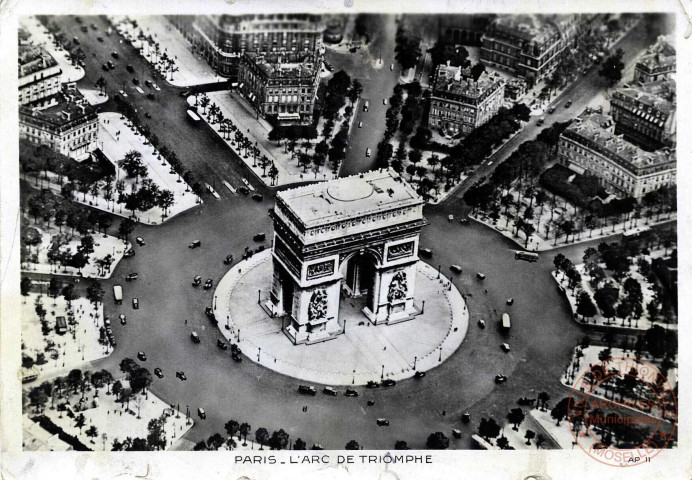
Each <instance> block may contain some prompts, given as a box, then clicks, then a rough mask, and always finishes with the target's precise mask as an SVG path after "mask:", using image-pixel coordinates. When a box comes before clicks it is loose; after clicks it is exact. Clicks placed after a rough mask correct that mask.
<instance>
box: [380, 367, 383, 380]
mask: <svg viewBox="0 0 692 480" xmlns="http://www.w3.org/2000/svg"><path fill="white" fill-rule="evenodd" d="M380 380H384V365H382V373H381V374H380Z"/></svg>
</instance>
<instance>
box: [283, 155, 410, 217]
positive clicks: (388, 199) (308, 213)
mask: <svg viewBox="0 0 692 480" xmlns="http://www.w3.org/2000/svg"><path fill="white" fill-rule="evenodd" d="M277 199H278V200H280V201H283V203H284V204H285V205H286V206H287V207H288V208H289V209H290V210H291V211H292V212H293V213H294V214H295V216H296V217H298V219H299V220H300V221H301V222H303V223H304V224H305V225H306V226H307V227H312V226H316V225H323V224H326V223H332V222H336V221H340V220H346V219H349V218H357V217H362V216H365V215H367V214H370V213H373V212H384V211H389V210H394V209H397V208H402V207H410V206H414V205H422V204H423V200H422V199H421V197H420V196H419V195H418V194H417V193H416V192H415V190H414V189H413V188H412V187H411V186H410V185H409V184H408V183H407V182H406V181H405V180H404V179H403V178H402V177H401V176H400V175H399V174H398V173H396V172H394V171H393V170H391V169H388V170H373V171H370V172H367V173H364V174H362V175H353V176H350V177H345V178H340V179H338V180H333V181H330V182H324V183H316V184H312V185H307V186H304V187H298V188H294V189H290V190H284V191H282V192H279V193H278V194H277Z"/></svg>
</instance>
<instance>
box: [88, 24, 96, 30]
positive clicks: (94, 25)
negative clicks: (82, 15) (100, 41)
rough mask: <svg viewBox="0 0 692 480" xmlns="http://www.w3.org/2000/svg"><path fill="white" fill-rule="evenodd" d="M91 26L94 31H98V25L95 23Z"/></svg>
mask: <svg viewBox="0 0 692 480" xmlns="http://www.w3.org/2000/svg"><path fill="white" fill-rule="evenodd" d="M89 26H90V27H91V29H92V30H98V27H96V24H95V23H92V24H91V25H89Z"/></svg>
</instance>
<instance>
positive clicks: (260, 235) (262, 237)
mask: <svg viewBox="0 0 692 480" xmlns="http://www.w3.org/2000/svg"><path fill="white" fill-rule="evenodd" d="M252 239H253V240H254V241H255V242H263V241H265V240H266V239H267V234H266V233H264V232H260V233H256V234H255V236H254V237H252Z"/></svg>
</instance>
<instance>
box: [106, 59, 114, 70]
mask: <svg viewBox="0 0 692 480" xmlns="http://www.w3.org/2000/svg"><path fill="white" fill-rule="evenodd" d="M106 65H108V68H110V69H111V70H113V69H114V68H115V63H113V62H111V61H110V60H108V61H107V62H106Z"/></svg>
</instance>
